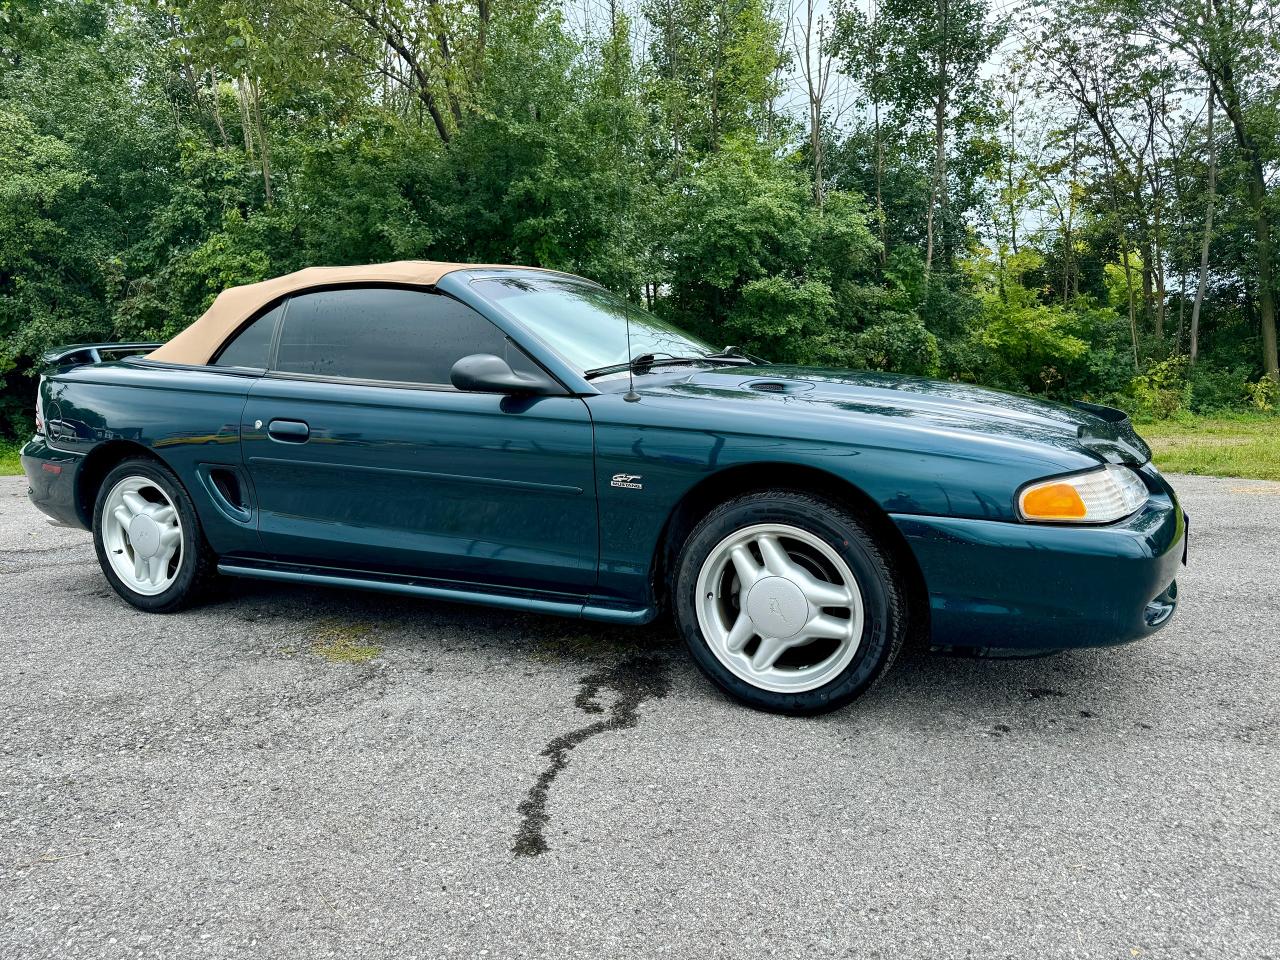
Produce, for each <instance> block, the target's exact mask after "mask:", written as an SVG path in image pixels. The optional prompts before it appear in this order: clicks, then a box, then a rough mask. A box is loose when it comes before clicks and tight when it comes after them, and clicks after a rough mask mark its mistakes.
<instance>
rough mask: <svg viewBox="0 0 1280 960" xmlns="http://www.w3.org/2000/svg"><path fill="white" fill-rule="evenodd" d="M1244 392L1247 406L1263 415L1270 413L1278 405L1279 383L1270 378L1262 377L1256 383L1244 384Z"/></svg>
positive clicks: (1279, 396)
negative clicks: (1247, 400) (1247, 399)
mask: <svg viewBox="0 0 1280 960" xmlns="http://www.w3.org/2000/svg"><path fill="white" fill-rule="evenodd" d="M1244 392H1245V396H1247V397H1248V398H1249V405H1250V406H1251V407H1253V408H1254V409H1255V410H1260V411H1262V412H1263V413H1270V412H1271V411H1272V410H1274V409H1275V408H1276V405H1277V404H1280V382H1277V381H1275V380H1273V379H1271V377H1263V378H1262V379H1261V380H1259V381H1258V382H1257V383H1246V384H1245V385H1244Z"/></svg>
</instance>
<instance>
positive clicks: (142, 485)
mask: <svg viewBox="0 0 1280 960" xmlns="http://www.w3.org/2000/svg"><path fill="white" fill-rule="evenodd" d="M102 526H103V529H102V538H103V541H104V544H105V546H106V548H107V556H108V557H109V558H110V560H111V566H112V569H114V570H115V572H116V575H117V576H118V577H119V578H120V579H121V580H123V581H124V583H125V585H126V586H127V587H128V588H129V589H130V590H133V591H134V592H135V593H140V594H143V595H144V596H154V595H155V594H157V593H163V592H164V591H165V590H167V589H169V587H171V586H172V585H173V581H174V580H175V579H176V577H177V575H178V568H179V566H180V565H181V563H182V522H181V521H180V520H179V519H178V508H177V507H175V506H174V505H173V501H172V500H170V499H169V496H168V495H167V494H166V493H165V492H164V491H163V490H161V489H160V487H159V486H158V485H157V484H156V482H155V481H154V480H151V479H150V478H148V477H138V476H133V477H124V478H123V479H121V480H119V481H117V483H116V484H115V486H113V487H112V488H111V489H110V491H108V493H107V500H106V504H105V506H104V507H103V524H102Z"/></svg>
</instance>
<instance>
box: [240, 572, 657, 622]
mask: <svg viewBox="0 0 1280 960" xmlns="http://www.w3.org/2000/svg"><path fill="white" fill-rule="evenodd" d="M218 572H219V573H222V574H226V575H227V576H230V577H250V578H252V579H256V580H281V581H287V582H291V583H309V584H317V585H321V586H330V587H345V588H351V589H356V590H376V591H380V592H382V593H399V594H405V595H408V596H413V597H425V598H428V599H431V600H448V601H451V602H453V603H472V604H478V605H480V606H486V607H501V608H503V609H507V610H529V611H531V612H533V613H547V614H552V615H554V616H560V617H573V618H576V619H581V620H598V621H601V622H604V623H622V624H637V625H638V624H643V623H648V622H649V621H651V620H653V619H654V618H655V617H656V616H657V615H658V611H657V609H656V608H655V607H642V608H639V609H637V608H635V607H619V606H610V605H607V604H602V603H598V602H596V601H595V600H594V599H593V598H592V597H581V596H575V595H571V594H548V593H541V592H538V591H534V590H520V591H503V590H500V589H498V588H496V587H481V586H476V585H472V584H463V583H458V582H456V581H441V580H431V579H430V578H427V577H414V576H406V575H397V574H389V573H374V572H371V571H365V570H343V569H337V568H332V567H318V566H309V565H303V564H295V563H277V562H273V561H270V560H258V559H243V558H236V559H230V558H229V559H224V560H221V561H219V563H218Z"/></svg>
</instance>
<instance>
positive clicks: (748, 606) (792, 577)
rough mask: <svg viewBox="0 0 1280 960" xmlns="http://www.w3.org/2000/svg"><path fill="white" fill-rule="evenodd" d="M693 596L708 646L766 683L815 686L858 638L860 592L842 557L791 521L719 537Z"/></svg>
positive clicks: (791, 689) (794, 688)
mask: <svg viewBox="0 0 1280 960" xmlns="http://www.w3.org/2000/svg"><path fill="white" fill-rule="evenodd" d="M698 596H699V598H700V599H699V601H698V623H699V626H701V628H702V632H703V635H704V636H705V637H706V640H707V643H708V645H709V646H710V647H711V650H712V652H713V653H714V654H715V655H716V657H717V658H718V659H719V660H720V662H721V663H723V664H724V665H725V666H726V667H727V668H728V669H729V670H731V671H732V672H733V673H735V674H737V675H738V676H740V677H742V679H744V680H746V681H747V682H748V683H751V684H753V685H754V686H757V687H761V688H762V689H765V690H776V691H779V692H782V693H798V692H801V691H804V690H812V689H813V688H814V687H820V686H822V685H823V684H824V683H826V682H827V681H828V680H830V679H831V678H832V677H834V676H837V675H838V674H839V673H840V672H841V671H842V670H843V669H844V668H845V667H846V666H848V664H849V661H850V660H852V659H853V655H854V654H855V653H856V652H857V649H858V643H859V641H860V639H861V638H862V629H863V614H862V594H861V592H860V591H859V589H858V581H857V578H856V577H855V576H854V575H853V571H852V570H850V569H849V564H848V563H846V562H845V560H844V559H843V558H842V557H841V556H840V555H839V554H838V553H836V551H835V550H833V549H832V548H831V547H830V546H828V545H827V544H826V543H824V542H823V541H822V540H821V539H820V538H819V537H816V536H814V535H813V534H812V533H809V532H808V531H807V530H803V529H801V528H800V527H797V526H794V525H791V524H785V523H760V524H753V525H751V526H749V527H743V528H741V529H739V530H735V531H734V532H733V533H731V534H730V535H729V536H727V537H725V538H724V539H723V540H721V541H720V543H718V544H717V545H716V546H715V547H714V548H713V549H712V551H711V553H710V555H708V557H707V559H706V560H705V561H703V564H702V570H701V572H700V574H699V576H698Z"/></svg>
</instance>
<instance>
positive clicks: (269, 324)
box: [213, 304, 284, 370]
mask: <svg viewBox="0 0 1280 960" xmlns="http://www.w3.org/2000/svg"><path fill="white" fill-rule="evenodd" d="M283 309H284V305H283V304H277V305H276V306H275V307H273V308H272V309H270V310H268V311H267V312H266V313H264V314H263V315H262V316H260V317H259V318H258V319H257V320H254V321H253V322H252V323H250V324H249V325H248V326H247V327H245V328H244V329H242V330H241V331H240V332H239V333H237V334H236V335H235V336H234V337H233V338H232V339H231V342H230V343H228V344H227V345H226V346H225V347H223V348H222V352H221V353H219V354H218V359H216V360H214V361H213V365H214V366H215V367H253V368H256V369H259V370H261V369H265V368H266V366H267V359H268V357H269V356H270V354H271V337H272V334H274V333H275V332H276V320H278V319H279V317H280V311H282V310H283Z"/></svg>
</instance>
